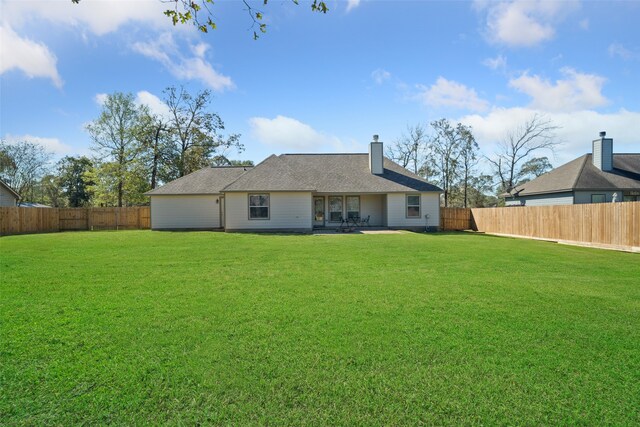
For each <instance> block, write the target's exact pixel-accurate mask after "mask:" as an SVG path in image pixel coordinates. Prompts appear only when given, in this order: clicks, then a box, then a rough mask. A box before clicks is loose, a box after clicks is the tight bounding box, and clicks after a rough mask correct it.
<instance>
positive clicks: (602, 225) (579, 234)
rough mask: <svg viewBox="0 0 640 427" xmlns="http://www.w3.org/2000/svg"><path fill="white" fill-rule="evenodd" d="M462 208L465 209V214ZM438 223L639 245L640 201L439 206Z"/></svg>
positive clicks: (445, 226)
mask: <svg viewBox="0 0 640 427" xmlns="http://www.w3.org/2000/svg"><path fill="white" fill-rule="evenodd" d="M464 211H467V214H466V215H468V216H467V217H465V212H464ZM465 218H466V219H465ZM465 221H466V223H465ZM441 227H442V229H443V230H462V229H471V230H475V231H481V232H484V233H492V234H506V235H512V236H525V237H534V238H540V239H549V240H560V241H568V242H580V243H586V244H599V245H612V246H623V247H626V248H640V202H622V203H593V204H580V205H562V206H531V207H526V206H518V207H507V208H473V209H460V208H457V209H456V208H442V213H441Z"/></svg>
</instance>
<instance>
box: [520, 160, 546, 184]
mask: <svg viewBox="0 0 640 427" xmlns="http://www.w3.org/2000/svg"><path fill="white" fill-rule="evenodd" d="M551 169H553V166H552V165H551V162H550V161H549V159H548V158H547V157H534V158H532V159H529V160H527V161H526V162H524V164H523V165H522V167H521V168H520V173H519V174H518V175H519V182H518V184H522V183H524V182H527V181H531V180H532V179H534V178H537V177H539V176H540V175H543V174H545V173H547V172H549V171H550V170H551Z"/></svg>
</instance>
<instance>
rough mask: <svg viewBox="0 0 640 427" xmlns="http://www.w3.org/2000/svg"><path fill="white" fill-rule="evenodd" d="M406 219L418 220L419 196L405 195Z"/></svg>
mask: <svg viewBox="0 0 640 427" xmlns="http://www.w3.org/2000/svg"><path fill="white" fill-rule="evenodd" d="M407 218H420V195H419V194H417V195H407Z"/></svg>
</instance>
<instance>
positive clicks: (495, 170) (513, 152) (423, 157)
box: [386, 114, 558, 207]
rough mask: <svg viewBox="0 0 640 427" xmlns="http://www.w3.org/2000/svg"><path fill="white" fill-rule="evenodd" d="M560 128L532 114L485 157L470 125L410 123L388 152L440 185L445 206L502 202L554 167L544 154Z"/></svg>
mask: <svg viewBox="0 0 640 427" xmlns="http://www.w3.org/2000/svg"><path fill="white" fill-rule="evenodd" d="M557 129H558V127H557V126H555V125H554V124H553V123H552V122H551V121H550V120H548V119H546V118H545V117H544V116H541V115H538V114H534V115H533V116H532V117H530V118H529V119H528V120H525V121H524V122H523V123H521V124H519V125H516V126H515V127H514V128H512V129H511V130H510V131H508V132H506V134H505V135H503V137H502V139H501V140H500V141H499V143H498V144H497V148H496V151H495V152H494V153H493V155H490V156H487V155H484V156H483V155H481V154H480V148H479V146H478V143H477V142H476V139H475V137H474V135H473V129H472V128H471V127H470V126H467V125H464V124H462V123H453V122H451V121H450V120H448V119H444V118H443V119H440V120H435V121H433V122H431V123H429V124H428V125H423V124H416V125H413V126H407V130H406V131H405V132H404V133H403V134H402V136H401V137H400V138H399V139H397V140H396V141H394V142H393V143H392V144H391V145H390V146H388V147H387V150H386V155H387V157H389V158H390V159H392V160H394V161H395V162H397V163H399V164H400V165H401V166H403V167H405V168H407V169H409V170H410V171H411V172H413V173H415V174H416V175H419V176H421V177H423V178H425V179H427V180H428V181H429V182H432V183H434V184H437V185H438V186H440V188H442V189H443V191H444V193H443V196H442V205H443V206H451V207H488V206H498V205H500V204H501V203H503V199H501V198H500V197H499V196H500V195H501V194H503V193H505V192H510V191H511V190H512V189H513V188H515V187H517V186H518V185H521V184H523V183H525V182H527V181H530V180H531V179H533V178H536V177H538V176H540V175H542V174H544V173H546V172H548V171H550V170H551V169H552V165H551V162H550V161H549V158H548V157H546V156H540V153H541V151H544V150H548V151H553V150H554V148H555V147H556V146H557V144H558V141H557V139H556V137H555V132H556V130H557ZM480 162H483V163H484V165H483V166H484V167H483V168H480V167H479V163H480ZM487 166H488V167H487Z"/></svg>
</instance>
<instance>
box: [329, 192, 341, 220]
mask: <svg viewBox="0 0 640 427" xmlns="http://www.w3.org/2000/svg"><path fill="white" fill-rule="evenodd" d="M329 221H331V222H340V221H342V196H330V197H329Z"/></svg>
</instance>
